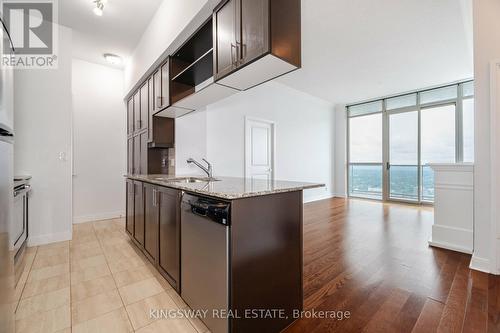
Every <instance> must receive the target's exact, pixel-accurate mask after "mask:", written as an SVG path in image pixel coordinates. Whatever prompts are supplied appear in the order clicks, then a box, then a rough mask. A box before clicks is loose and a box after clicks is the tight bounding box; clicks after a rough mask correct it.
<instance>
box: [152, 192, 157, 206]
mask: <svg viewBox="0 0 500 333" xmlns="http://www.w3.org/2000/svg"><path fill="white" fill-rule="evenodd" d="M156 193H157V192H156V190H155V189H153V206H154V207H156Z"/></svg>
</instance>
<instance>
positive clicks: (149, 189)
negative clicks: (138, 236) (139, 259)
mask: <svg viewBox="0 0 500 333" xmlns="http://www.w3.org/2000/svg"><path fill="white" fill-rule="evenodd" d="M157 193H158V192H157V189H156V186H154V185H151V184H144V224H145V228H144V232H145V235H144V236H145V237H144V249H145V250H146V253H147V254H148V255H149V257H150V258H149V259H150V260H151V261H153V262H156V261H157V258H158V229H159V227H158V224H159V221H158V218H159V214H158V194H157Z"/></svg>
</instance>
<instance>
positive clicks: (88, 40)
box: [59, 0, 162, 67]
mask: <svg viewBox="0 0 500 333" xmlns="http://www.w3.org/2000/svg"><path fill="white" fill-rule="evenodd" d="M161 2H162V0H108V2H107V4H106V5H105V6H104V15H103V16H101V17H99V16H96V15H95V14H94V13H93V12H92V9H93V8H94V7H95V4H94V3H93V0H59V23H60V24H62V25H64V26H67V27H69V28H72V29H73V51H72V52H73V56H74V57H76V58H80V59H84V60H87V61H91V62H95V63H101V64H104V65H109V64H108V63H106V62H105V60H104V58H103V54H104V53H114V54H117V55H119V56H121V57H123V58H124V59H126V58H128V57H129V56H130V55H131V53H132V52H133V50H134V48H135V46H136V45H137V43H138V42H139V39H140V38H141V36H142V34H143V32H144V30H145V29H146V27H147V26H148V24H149V22H150V20H151V18H152V17H153V15H154V13H155V12H156V10H157V8H158V6H159V5H160V3H161ZM119 67H123V66H119Z"/></svg>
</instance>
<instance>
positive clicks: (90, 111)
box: [72, 59, 127, 223]
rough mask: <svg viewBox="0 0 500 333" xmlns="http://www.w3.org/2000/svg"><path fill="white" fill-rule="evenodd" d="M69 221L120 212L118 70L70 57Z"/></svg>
mask: <svg viewBox="0 0 500 333" xmlns="http://www.w3.org/2000/svg"><path fill="white" fill-rule="evenodd" d="M72 69H73V79H72V88H73V175H74V176H73V221H74V223H79V222H87V221H95V220H102V219H107V218H114V217H120V216H124V214H125V185H124V178H123V175H124V174H125V173H126V169H127V145H126V140H125V138H126V135H127V133H126V121H127V120H126V108H125V104H124V102H123V95H124V90H123V84H124V81H123V78H124V77H123V70H119V69H114V68H110V67H108V66H103V65H98V64H94V63H90V62H87V61H84V60H80V59H73V63H72Z"/></svg>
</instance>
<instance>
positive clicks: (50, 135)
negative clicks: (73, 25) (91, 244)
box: [14, 27, 72, 245]
mask: <svg viewBox="0 0 500 333" xmlns="http://www.w3.org/2000/svg"><path fill="white" fill-rule="evenodd" d="M58 61H59V68H58V69H56V70H40V69H35V70H17V71H16V73H15V83H14V107H15V114H14V123H15V129H16V137H15V146H14V149H15V150H14V164H15V166H14V170H15V173H16V174H29V175H32V176H33V179H32V180H31V184H32V186H33V192H32V196H31V199H30V200H31V202H30V240H29V243H30V245H37V244H43V243H49V242H52V241H60V240H67V239H70V238H71V230H72V229H71V219H72V204H71V154H72V151H71V30H69V29H67V28H64V27H59V54H58Z"/></svg>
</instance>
